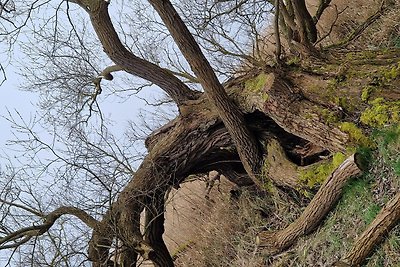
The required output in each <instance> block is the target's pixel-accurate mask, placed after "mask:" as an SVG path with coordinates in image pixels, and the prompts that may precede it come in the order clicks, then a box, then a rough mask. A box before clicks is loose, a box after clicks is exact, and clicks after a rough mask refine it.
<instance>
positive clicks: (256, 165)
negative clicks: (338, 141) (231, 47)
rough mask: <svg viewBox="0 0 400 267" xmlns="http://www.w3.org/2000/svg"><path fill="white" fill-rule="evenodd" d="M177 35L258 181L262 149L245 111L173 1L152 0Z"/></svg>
mask: <svg viewBox="0 0 400 267" xmlns="http://www.w3.org/2000/svg"><path fill="white" fill-rule="evenodd" d="M149 2H150V3H151V4H152V6H153V7H154V8H155V9H156V11H157V12H158V14H159V15H160V17H161V19H162V20H163V21H164V23H165V25H166V27H167V28H168V30H169V32H170V33H171V35H172V37H173V38H174V40H175V42H176V44H177V45H178V47H179V49H180V50H181V52H182V54H183V55H184V57H185V58H186V60H187V61H188V63H189V65H190V67H191V68H192V71H193V73H194V74H195V75H196V77H197V78H198V79H199V80H200V83H201V85H202V86H203V89H204V91H205V92H206V94H207V96H208V98H209V99H210V102H211V104H213V105H214V106H215V108H216V110H217V112H218V115H219V116H220V118H221V119H222V121H223V122H224V124H225V127H226V128H227V129H228V132H229V133H230V134H231V136H232V138H233V140H234V142H235V144H236V147H237V150H238V152H239V155H240V158H241V160H242V162H243V165H244V167H245V169H246V171H247V173H248V174H249V176H250V177H251V178H252V180H253V181H254V183H255V184H257V185H258V186H259V187H261V184H262V183H261V182H260V181H259V177H258V175H259V173H260V162H261V161H260V160H261V150H260V147H259V144H257V142H256V139H255V138H254V136H253V134H252V133H251V132H250V131H249V129H248V128H247V126H246V123H245V120H244V117H243V114H242V113H241V111H240V110H239V108H238V107H237V106H236V105H235V104H234V103H233V101H232V100H231V99H230V98H229V96H228V94H227V93H226V91H225V89H224V88H223V87H222V85H221V83H220V82H219V81H218V79H217V77H216V75H215V73H214V71H213V69H212V68H211V66H210V64H209V62H208V61H207V59H206V58H205V56H204V55H203V53H202V51H201V49H200V47H199V45H198V44H197V42H196V41H195V39H194V38H193V36H192V34H191V33H190V32H189V30H188V29H187V27H186V25H185V24H184V22H183V21H182V19H181V18H180V16H179V14H178V13H177V12H176V10H175V9H174V7H173V6H172V4H171V3H170V1H162V0H149Z"/></svg>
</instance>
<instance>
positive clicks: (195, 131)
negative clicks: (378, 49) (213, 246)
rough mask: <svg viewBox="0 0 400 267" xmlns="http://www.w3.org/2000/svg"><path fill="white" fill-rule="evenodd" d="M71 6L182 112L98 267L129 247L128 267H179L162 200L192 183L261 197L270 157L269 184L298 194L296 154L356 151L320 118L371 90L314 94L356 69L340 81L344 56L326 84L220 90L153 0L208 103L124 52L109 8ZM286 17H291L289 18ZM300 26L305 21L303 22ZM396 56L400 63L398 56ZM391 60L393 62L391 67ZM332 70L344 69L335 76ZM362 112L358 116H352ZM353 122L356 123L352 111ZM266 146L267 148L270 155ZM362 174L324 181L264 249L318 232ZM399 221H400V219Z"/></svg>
mask: <svg viewBox="0 0 400 267" xmlns="http://www.w3.org/2000/svg"><path fill="white" fill-rule="evenodd" d="M74 2H78V3H79V4H80V5H81V6H82V7H83V8H84V9H85V10H86V11H87V12H88V13H89V15H90V18H91V21H92V24H93V27H94V28H95V31H96V33H97V35H98V38H99V40H100V41H101V43H102V45H103V48H104V51H105V52H106V53H107V55H108V56H109V57H110V59H111V60H113V61H114V62H115V63H116V64H117V65H118V66H120V67H121V68H122V69H123V70H125V71H127V72H129V73H131V74H133V75H136V76H139V77H141V78H144V79H147V80H149V81H151V82H153V83H155V84H157V85H158V86H160V87H161V88H162V89H163V90H164V91H165V92H166V93H167V94H169V95H170V96H171V98H172V99H173V100H174V101H175V102H176V103H177V104H178V106H179V110H180V115H179V116H178V117H177V118H176V119H174V120H173V121H171V122H170V123H168V124H167V125H165V126H164V127H162V128H160V129H159V130H157V131H155V132H154V133H153V134H152V135H151V136H150V137H149V138H148V139H147V141H146V147H147V149H148V150H149V154H148V155H147V156H146V158H145V159H144V161H143V162H142V164H141V165H140V167H139V168H138V170H137V171H136V173H135V175H134V177H133V178H132V180H131V181H130V182H129V183H128V185H127V186H126V187H125V188H124V189H123V191H122V192H121V193H120V194H119V196H118V199H117V201H116V202H115V203H113V205H112V207H111V208H110V210H109V211H108V212H107V213H106V214H105V215H104V217H103V219H102V220H101V221H100V222H98V223H96V227H95V229H94V231H93V235H92V239H91V242H90V245H89V258H90V260H91V261H92V262H93V266H99V267H100V266H107V265H108V264H109V263H110V260H111V258H112V257H113V256H115V255H112V253H110V251H109V247H110V246H111V245H112V244H113V243H115V242H121V244H122V246H123V252H122V253H121V254H120V255H119V258H118V261H119V262H120V263H123V264H124V266H130V265H135V264H136V260H137V255H138V254H140V255H141V256H142V257H143V258H145V259H151V261H152V262H153V263H154V264H155V265H156V266H173V261H172V258H171V256H170V255H169V252H168V250H167V249H166V247H165V243H164V241H163V238H162V235H163V233H164V227H163V225H164V214H163V212H164V204H165V203H164V197H165V194H166V192H167V191H168V190H169V189H170V188H171V187H175V188H179V184H180V183H181V182H182V181H183V180H184V179H185V178H186V177H188V176H189V175H192V174H200V173H205V172H208V171H211V170H217V171H218V172H220V173H222V174H224V175H225V176H226V177H227V178H228V179H230V180H231V181H233V182H235V183H236V184H239V185H251V184H254V183H256V184H258V185H259V187H262V186H263V185H264V184H263V182H264V181H262V180H261V179H260V177H259V176H258V175H259V174H260V166H261V164H260V162H261V159H262V156H265V157H264V158H265V159H266V160H267V161H268V162H269V163H270V166H269V168H270V169H269V172H268V170H267V173H268V175H267V176H268V177H270V178H271V180H273V181H274V182H275V183H276V184H278V185H283V186H285V187H292V188H293V187H297V186H298V185H297V176H296V170H297V168H298V167H297V166H296V165H301V161H299V160H298V162H296V164H295V163H294V162H291V161H294V160H293V155H292V158H291V160H288V158H289V157H288V155H289V154H290V153H292V152H291V151H293V149H294V148H295V146H296V145H297V144H301V145H303V146H304V145H305V144H308V143H310V144H312V145H313V146H316V147H319V148H322V151H323V150H324V149H327V150H329V151H345V148H346V146H347V145H348V144H349V142H350V141H352V140H351V138H350V137H349V135H348V134H346V133H344V132H343V131H341V129H340V127H339V125H337V124H332V123H328V122H327V121H326V120H325V119H324V118H323V117H322V116H321V110H322V109H327V110H328V111H329V112H336V111H337V110H341V109H340V108H341V107H337V105H335V104H332V103H331V102H330V100H331V99H332V98H334V97H335V96H338V95H340V94H341V93H343V92H345V93H346V94H347V96H348V97H353V98H356V97H357V98H360V97H359V96H360V95H361V91H362V88H363V87H364V86H365V85H368V83H366V84H363V83H362V82H361V83H360V82H359V81H358V80H356V78H354V79H353V80H351V79H352V78H349V81H348V84H349V86H348V87H351V90H349V88H345V89H346V90H342V91H341V88H335V91H334V92H333V94H337V95H334V96H333V97H332V96H329V97H328V98H324V97H321V96H320V95H318V94H317V93H315V88H313V87H314V86H315V85H317V87H318V88H317V91H322V90H325V89H326V88H328V86H329V82H328V80H329V79H332V77H333V78H334V79H336V78H337V77H339V76H343V75H344V74H345V72H346V70H348V69H349V68H348V66H347V65H344V67H345V68H344V69H345V70H344V71H342V69H343V64H342V63H341V61H340V60H341V59H340V56H338V57H339V59H337V58H334V60H333V61H332V62H335V63H332V62H324V64H328V65H327V67H326V68H328V67H329V68H330V69H329V70H323V71H322V72H324V73H325V74H321V73H320V72H319V71H320V70H315V69H312V68H309V69H307V66H306V67H304V66H301V70H298V69H295V68H294V69H290V68H288V69H284V70H273V69H272V68H269V70H268V73H263V72H262V71H261V70H254V73H250V74H248V75H246V76H244V77H238V78H235V79H233V80H231V81H230V82H228V83H227V84H226V85H225V87H223V86H222V85H221V84H220V83H219V81H218V79H217V78H216V76H215V74H214V72H213V70H212V69H211V66H210V65H209V63H208V62H207V60H206V59H205V57H204V55H203V54H202V52H201V50H200V48H199V46H198V45H197V43H196V42H195V40H194V39H193V37H192V35H191V34H190V32H189V31H188V30H187V28H186V26H185V25H184V23H183V22H182V21H181V19H180V18H179V15H178V14H177V13H176V11H175V10H174V8H173V7H172V5H171V3H170V2H169V1H161V0H151V1H150V2H151V4H152V5H153V6H154V7H155V8H156V9H157V11H158V13H159V14H160V16H161V18H162V19H163V21H164V22H165V24H166V26H167V27H168V29H169V31H170V32H171V35H172V36H173V38H174V39H175V41H176V43H177V44H178V46H179V48H180V49H181V51H182V53H183V55H184V56H185V58H186V59H187V61H188V62H189V64H190V65H191V68H192V70H193V72H194V73H195V75H196V78H197V79H198V80H199V81H200V82H201V84H202V86H203V88H204V90H205V93H206V96H200V95H199V93H197V92H194V91H192V90H190V89H189V88H187V87H186V86H185V85H184V84H183V83H182V82H181V81H180V80H179V79H177V78H176V77H175V76H173V75H172V74H171V72H169V71H166V70H164V69H161V68H159V67H158V66H156V65H154V64H152V63H149V62H147V61H145V60H143V59H140V58H138V57H136V56H135V55H133V54H132V53H131V52H130V51H128V50H127V49H126V48H125V47H124V46H123V44H122V43H121V41H120V40H119V38H118V36H117V34H116V32H115V29H114V27H113V25H112V23H111V20H110V17H109V14H108V10H107V9H108V3H107V2H106V1H100V0H81V1H74ZM286 2H287V6H286V7H285V6H284V5H282V9H281V10H283V13H282V14H283V16H282V17H288V16H290V18H293V16H295V18H296V20H295V21H294V20H288V21H287V22H286V24H287V26H288V29H291V27H292V26H293V25H292V24H296V26H297V27H300V28H299V29H298V31H300V35H301V38H302V40H303V41H304V43H306V45H309V43H310V42H313V40H314V39H315V36H314V30H315V29H314V24H313V21H312V18H311V16H310V14H309V13H308V11H307V9H306V8H305V5H304V1H286ZM292 4H293V5H292ZM285 12H286V13H288V14H286V15H285ZM302 16H305V20H303V19H302ZM394 54H395V55H396V57H397V58H399V54H400V53H398V52H395V53H394ZM341 58H345V57H341ZM393 58H394V57H393V56H392V57H391V59H393ZM375 59H376V60H381V59H379V58H375ZM375 59H374V58H370V57H369V58H368V62H367V63H366V62H364V63H362V64H364V65H363V66H364V68H365V69H361V70H362V71H366V70H368V73H373V72H374V70H376V69H377V67H376V66H375V63H371V62H374V60H375ZM385 60H387V59H385ZM337 62H339V63H337ZM385 62H387V61H385ZM329 64H330V65H329ZM334 64H337V65H338V67H340V68H342V69H340V68H339V70H338V71H336V69H335V68H334V67H333V65H334ZM339 65H340V66H339ZM354 66H357V64H356V63H354V62H353V70H355V69H356V68H357V67H354ZM319 67H321V66H319ZM266 69H267V68H265V69H264V71H265V70H266ZM320 69H321V68H320ZM257 75H264V76H265V83H264V84H263V85H262V86H261V87H258V86H257V88H254V86H248V84H247V81H249V80H251V79H253V78H255V77H256V76H257ZM390 86H392V85H388V87H387V89H388V90H386V91H385V92H383V94H387V95H388V96H389V97H391V98H389V99H396V97H397V98H398V96H399V94H400V93H399V90H398V88H397V89H396V88H394V87H395V86H392V87H393V88H390ZM311 89H312V90H311ZM389 89H390V90H389ZM391 89H393V90H391ZM396 90H397V91H396ZM232 100H233V101H232ZM356 112H358V111H357V110H356V111H354V113H356ZM348 114H349V116H350V115H352V114H351V111H348ZM353 115H354V114H353ZM275 141H276V142H275ZM261 143H264V144H265V146H264V151H263V150H262V147H261V146H260V144H261ZM268 147H269V148H268ZM271 147H272V149H271ZM319 151H321V150H319ZM263 152H264V155H263ZM317 154H318V153H316V155H317ZM274 156H275V157H274ZM283 166H285V167H284V168H285V171H286V172H285V173H279V168H283ZM246 172H247V173H248V174H249V175H247V174H246ZM359 172H360V169H359V168H358V166H357V164H356V162H355V160H354V157H351V158H349V159H347V160H346V161H345V162H344V163H343V164H342V165H341V166H340V167H339V168H338V169H337V170H336V171H335V172H334V173H333V174H332V175H331V176H330V177H329V178H327V180H326V181H325V183H324V184H323V185H322V186H321V188H320V190H319V191H318V193H317V194H316V196H315V197H314V198H313V200H312V201H311V203H310V204H309V206H308V207H307V208H306V209H305V211H304V212H303V214H302V215H301V216H300V217H299V218H298V219H297V220H296V221H295V222H294V223H292V224H290V225H289V226H288V227H287V228H285V229H283V230H281V231H277V232H274V233H269V232H263V233H261V234H260V236H259V239H260V243H261V245H263V246H268V247H269V248H270V249H271V251H279V250H282V249H284V248H287V247H288V246H290V245H291V244H292V243H293V242H294V241H295V240H296V239H297V238H298V237H299V236H300V235H303V234H307V233H309V232H311V231H312V230H313V229H315V228H316V227H317V226H318V225H319V223H320V222H321V220H322V219H323V218H324V217H325V216H326V214H327V213H328V212H329V211H330V209H331V208H332V207H333V206H334V204H335V203H336V201H337V200H338V198H339V197H340V193H341V190H342V188H343V186H344V184H345V182H346V181H347V179H348V178H349V177H350V176H352V175H356V174H358V173H359ZM282 174H284V175H282ZM393 203H394V204H390V205H389V204H388V205H389V207H388V209H389V210H390V211H394V210H395V209H397V211H398V210H399V207H398V200H397V201H394V202H393ZM143 210H145V213H146V222H145V232H144V233H142V232H141V231H140V214H141V213H142V211H143ZM385 214H386V213H385ZM393 214H394V216H395V219H396V220H397V218H398V213H396V212H394V213H393ZM391 216H392V215H388V214H386V215H384V216H381V219H380V221H377V225H378V226H376V227H374V225H371V231H370V232H366V237H365V238H367V237H371V239H372V240H374V238H375V235H374V233H378V235H379V234H381V233H383V232H385V231H386V230H387V229H389V228H390V227H391V226H392V225H393V224H394V221H395V220H394V219H393V218H392V217H391ZM378 217H379V216H378ZM377 220H378V218H377ZM360 240H361V241H359V242H358V243H357V244H361V245H362V246H365V247H369V246H370V244H369V243H368V240H367V239H366V240H367V241H363V239H360ZM361 245H360V246H361ZM354 251H355V252H354V253H353V254H351V255H350V254H349V256H348V257H346V258H345V260H348V261H349V262H351V264H353V262H352V261H353V259H352V258H357V257H365V253H366V252H365V253H364V252H362V251H363V250H362V249H359V247H358V246H357V245H356V246H355V249H354ZM352 255H356V256H352Z"/></svg>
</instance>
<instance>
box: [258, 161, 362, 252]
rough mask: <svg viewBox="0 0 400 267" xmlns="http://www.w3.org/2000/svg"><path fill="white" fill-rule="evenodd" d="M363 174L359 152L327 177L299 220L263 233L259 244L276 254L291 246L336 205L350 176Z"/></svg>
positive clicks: (259, 238) (259, 237)
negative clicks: (358, 157) (276, 229)
mask: <svg viewBox="0 0 400 267" xmlns="http://www.w3.org/2000/svg"><path fill="white" fill-rule="evenodd" d="M360 173H361V169H360V168H359V167H358V165H357V163H356V155H352V156H350V157H349V158H347V159H346V160H345V161H344V162H343V163H342V164H341V165H340V166H339V167H338V168H337V169H336V170H335V171H334V172H333V173H332V174H331V175H330V176H329V177H328V178H327V179H326V180H325V182H324V183H323V184H322V186H321V187H320V189H319V190H318V192H317V194H316V195H315V196H314V198H313V199H312V200H311V202H310V204H309V205H308V206H307V207H306V209H305V210H304V211H303V213H302V214H301V215H300V217H299V218H298V219H297V220H295V221H294V222H293V223H291V224H290V225H289V226H288V227H286V228H285V229H283V230H279V231H276V232H269V231H264V232H261V233H260V234H259V235H258V237H257V243H258V245H259V246H260V247H264V248H265V249H267V251H268V252H269V253H272V254H275V253H277V252H280V251H282V250H284V249H286V248H288V247H290V246H291V245H292V244H293V243H294V242H295V241H296V240H297V238H299V237H300V236H302V235H306V234H309V233H310V232H312V231H313V230H314V229H315V228H316V227H317V226H318V225H319V224H320V222H321V221H322V220H323V219H324V218H325V216H326V215H327V214H328V212H329V211H330V210H331V209H332V208H333V206H334V205H335V204H336V202H337V201H338V199H339V197H340V196H341V193H342V189H343V187H344V185H345V184H346V182H347V181H348V179H349V178H350V177H352V176H355V175H359V174H360Z"/></svg>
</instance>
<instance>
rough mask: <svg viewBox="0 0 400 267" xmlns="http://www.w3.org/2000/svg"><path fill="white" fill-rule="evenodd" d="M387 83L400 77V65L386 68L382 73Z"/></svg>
mask: <svg viewBox="0 0 400 267" xmlns="http://www.w3.org/2000/svg"><path fill="white" fill-rule="evenodd" d="M380 74H381V75H382V77H383V79H384V81H385V82H390V81H392V80H394V79H396V78H397V77H399V76H400V63H399V64H398V65H396V66H392V67H389V68H388V67H386V68H383V69H382V70H381V73H380Z"/></svg>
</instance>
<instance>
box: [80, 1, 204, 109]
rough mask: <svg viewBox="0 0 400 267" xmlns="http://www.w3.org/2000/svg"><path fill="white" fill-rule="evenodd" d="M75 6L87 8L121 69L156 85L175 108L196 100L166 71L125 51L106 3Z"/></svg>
mask: <svg viewBox="0 0 400 267" xmlns="http://www.w3.org/2000/svg"><path fill="white" fill-rule="evenodd" d="M74 3H77V4H79V5H80V6H83V7H85V8H86V10H87V11H88V13H89V15H90V19H91V21H92V25H93V27H94V30H95V31H96V34H97V36H98V38H99V40H100V42H101V44H102V45H103V49H104V51H105V52H106V54H107V55H108V57H109V58H110V59H111V60H112V61H114V63H116V64H117V65H118V66H120V67H121V69H123V70H125V71H126V72H128V73H130V74H133V75H135V76H138V77H140V78H142V79H145V80H147V81H150V82H152V83H154V84H156V85H158V86H159V87H160V88H161V89H163V90H164V91H165V92H166V93H167V94H168V95H169V96H170V97H171V98H172V100H173V101H174V102H175V103H176V104H177V105H178V106H180V105H182V104H183V103H184V102H186V101H188V100H195V99H197V98H198V97H199V95H200V93H199V92H197V91H193V90H191V89H190V88H189V87H187V86H186V85H185V84H184V83H183V82H182V81H181V80H179V79H178V78H177V77H175V76H174V75H173V74H171V73H170V72H168V71H167V70H165V69H163V68H161V67H159V66H157V65H156V64H153V63H151V62H149V61H147V60H144V59H142V58H139V57H137V56H136V55H134V54H133V53H132V52H130V51H128V49H126V47H125V46H124V45H123V44H122V42H121V40H120V38H119V37H118V34H117V32H116V31H115V28H114V26H113V23H112V21H111V18H110V15H109V13H108V3H107V2H106V1H100V0H75V1H74Z"/></svg>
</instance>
